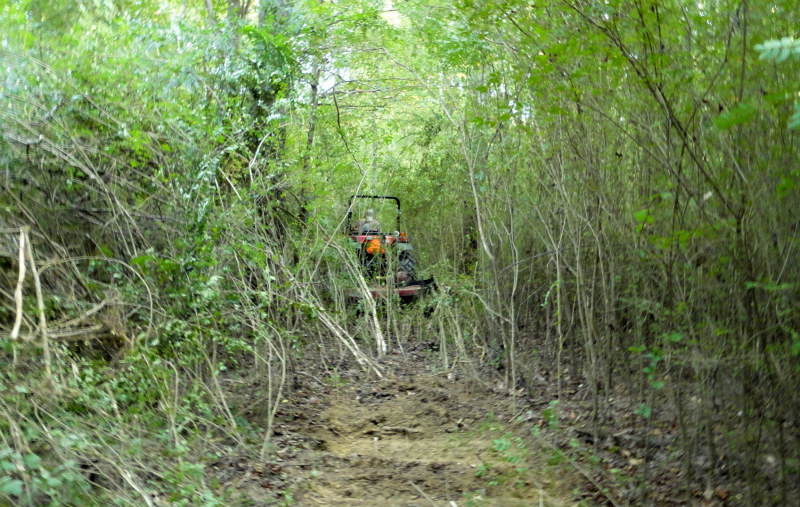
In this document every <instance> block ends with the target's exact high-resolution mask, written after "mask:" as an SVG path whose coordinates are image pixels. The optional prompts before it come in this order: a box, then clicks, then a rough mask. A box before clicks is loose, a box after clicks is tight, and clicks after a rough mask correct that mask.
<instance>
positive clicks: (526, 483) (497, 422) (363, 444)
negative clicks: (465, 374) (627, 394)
mask: <svg viewBox="0 0 800 507" xmlns="http://www.w3.org/2000/svg"><path fill="white" fill-rule="evenodd" d="M414 360H415V358H414V357H413V355H412V356H411V357H408V358H405V359H403V358H399V357H395V358H390V359H388V360H387V361H386V362H385V364H384V366H386V367H387V368H386V369H387V371H388V372H389V373H388V374H387V375H386V376H385V377H384V379H382V380H375V379H364V378H362V376H363V374H360V373H354V374H352V375H350V376H347V375H345V376H341V377H340V376H338V375H335V376H328V377H323V378H320V377H318V376H313V377H311V376H310V379H309V382H308V383H306V385H305V387H304V388H303V389H301V390H298V391H296V392H295V393H294V395H293V397H292V398H293V399H292V400H291V401H289V402H287V404H286V406H285V407H284V408H283V409H282V411H281V414H280V416H281V418H282V422H280V423H279V424H278V425H277V435H278V436H277V441H276V443H277V444H278V447H279V448H280V450H279V451H278V456H279V458H278V459H279V462H280V463H281V464H280V466H281V468H282V470H284V471H285V472H286V473H285V475H286V476H288V477H290V480H288V482H287V485H288V486H289V491H290V492H291V497H292V503H291V505H294V506H298V507H315V506H322V507H368V506H369V507H378V506H380V507H423V506H426V507H439V506H442V507H445V506H446V507H453V506H456V507H464V506H468V507H527V506H539V505H542V506H544V505H570V504H575V503H576V502H575V500H573V498H574V497H573V496H572V495H571V494H570V493H569V490H565V488H564V487H563V485H562V484H561V482H560V481H559V480H557V479H556V478H555V477H554V476H555V475H556V473H555V470H554V469H553V468H551V467H548V466H546V463H545V462H546V460H547V457H546V453H540V452H537V450H536V449H533V448H532V446H531V443H530V441H529V440H526V438H525V434H524V432H523V431H521V430H522V429H523V428H521V427H520V425H519V424H516V425H515V424H513V423H511V422H510V421H511V419H512V417H513V415H512V414H509V413H507V411H508V410H509V409H510V399H509V398H508V397H507V396H503V395H499V394H498V393H496V392H492V390H487V389H486V388H485V387H482V386H478V385H477V384H475V383H471V382H468V381H464V380H459V379H457V378H454V376H453V375H452V374H448V373H430V372H429V371H427V372H426V371H425V370H423V369H422V367H421V366H420V365H419V364H415V362H414ZM529 430H530V428H528V432H529ZM573 486H574V484H573Z"/></svg>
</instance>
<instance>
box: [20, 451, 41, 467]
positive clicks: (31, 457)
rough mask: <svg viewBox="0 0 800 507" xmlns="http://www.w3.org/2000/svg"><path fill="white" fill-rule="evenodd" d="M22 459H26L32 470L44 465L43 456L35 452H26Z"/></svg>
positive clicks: (26, 463) (26, 464)
mask: <svg viewBox="0 0 800 507" xmlns="http://www.w3.org/2000/svg"><path fill="white" fill-rule="evenodd" d="M22 461H24V462H25V466H27V467H28V468H30V469H31V470H37V469H39V468H40V467H41V466H42V458H40V457H39V456H37V455H35V454H26V455H25V456H23V457H22Z"/></svg>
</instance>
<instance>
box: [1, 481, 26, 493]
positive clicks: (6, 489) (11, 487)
mask: <svg viewBox="0 0 800 507" xmlns="http://www.w3.org/2000/svg"><path fill="white" fill-rule="evenodd" d="M0 492H2V493H5V494H6V495H14V496H22V481H21V480H19V479H11V478H10V477H0Z"/></svg>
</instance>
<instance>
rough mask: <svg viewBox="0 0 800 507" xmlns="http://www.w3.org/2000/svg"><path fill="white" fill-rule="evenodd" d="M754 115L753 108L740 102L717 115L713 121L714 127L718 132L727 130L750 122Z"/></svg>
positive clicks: (754, 110) (754, 109)
mask: <svg viewBox="0 0 800 507" xmlns="http://www.w3.org/2000/svg"><path fill="white" fill-rule="evenodd" d="M755 114H756V108H755V106H752V105H751V104H748V103H746V102H742V103H739V104H737V105H736V106H735V107H733V108H732V109H729V110H727V111H725V112H724V113H722V114H721V115H719V116H718V117H717V118H716V119H715V120H714V125H716V126H717V128H718V129H720V130H728V129H729V128H731V127H735V126H736V125H741V124H743V123H746V122H748V121H750V119H752V118H753V116H755Z"/></svg>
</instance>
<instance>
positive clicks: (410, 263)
mask: <svg viewBox="0 0 800 507" xmlns="http://www.w3.org/2000/svg"><path fill="white" fill-rule="evenodd" d="M399 263H400V271H405V272H406V273H408V279H409V280H412V281H413V280H416V279H417V263H416V262H414V257H412V256H411V252H409V251H407V250H404V251H402V252H400V258H399Z"/></svg>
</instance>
